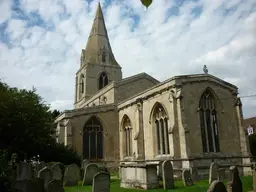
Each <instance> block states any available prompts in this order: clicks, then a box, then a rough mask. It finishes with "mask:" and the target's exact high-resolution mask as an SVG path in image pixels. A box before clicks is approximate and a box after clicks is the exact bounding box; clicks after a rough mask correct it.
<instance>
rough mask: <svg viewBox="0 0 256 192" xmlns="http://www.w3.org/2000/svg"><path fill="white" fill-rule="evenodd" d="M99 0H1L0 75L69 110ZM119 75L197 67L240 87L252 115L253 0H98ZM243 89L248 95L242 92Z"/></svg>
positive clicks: (166, 73)
mask: <svg viewBox="0 0 256 192" xmlns="http://www.w3.org/2000/svg"><path fill="white" fill-rule="evenodd" d="M98 2H99V0H95V1H91V0H90V1H86V0H72V1H71V0H0V79H1V80H2V81H4V82H5V83H7V84H8V85H10V86H12V87H18V88H25V89H32V87H33V86H34V87H35V88H36V89H37V93H38V94H40V95H41V96H42V97H43V99H44V101H45V102H46V103H47V104H50V105H51V107H52V109H58V110H61V111H63V110H65V109H72V108H73V103H74V93H75V89H74V88H75V73H76V71H77V70H78V69H79V65H80V63H79V62H80V54H81V50H82V49H83V48H85V46H86V42H87V39H88V35H89V32H90V30H91V26H92V22H93V18H94V16H95V12H96V7H97V4H98ZM100 2H101V5H102V9H103V14H104V17H105V22H106V27H107V30H108V35H109V39H110V43H111V46H112V50H113V53H114V55H115V57H116V60H117V61H118V62H119V64H120V65H121V66H122V71H123V77H128V76H131V75H135V74H137V73H140V72H146V73H148V74H150V75H152V76H153V77H155V78H157V79H158V80H160V81H162V80H165V79H167V78H170V77H172V76H176V75H185V74H198V73H203V65H207V67H208V70H209V74H211V75H214V76H216V77H218V78H221V79H223V80H225V81H228V82H230V83H232V84H234V85H236V86H238V88H239V96H241V98H242V102H243V113H244V117H252V116H256V112H255V111H256V97H255V96H254V97H253V96H250V95H256V76H255V72H256V62H255V61H256V1H255V0H229V1H227V0H153V3H152V4H151V6H150V7H149V9H148V10H146V8H145V7H144V6H143V5H142V4H141V3H140V0H101V1H100ZM248 96H249V97H248Z"/></svg>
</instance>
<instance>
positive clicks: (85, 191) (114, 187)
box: [65, 176, 252, 192]
mask: <svg viewBox="0 0 256 192" xmlns="http://www.w3.org/2000/svg"><path fill="white" fill-rule="evenodd" d="M242 182H243V191H244V192H248V191H251V190H252V177H251V176H247V177H243V178H242ZM224 183H225V184H226V182H224ZM175 187H176V188H175V189H172V190H168V191H171V192H207V189H208V187H209V184H208V181H206V180H203V181H200V182H199V183H197V184H195V185H193V186H190V187H184V185H183V183H182V181H180V180H179V181H175ZM90 191H92V188H91V186H86V187H83V186H75V187H66V188H65V192H90ZM110 191H111V192H141V191H144V190H140V189H124V188H120V181H119V180H116V179H115V180H114V179H113V180H112V181H111V188H110ZM147 191H151V192H167V191H166V190H164V189H151V190H147Z"/></svg>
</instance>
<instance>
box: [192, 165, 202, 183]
mask: <svg viewBox="0 0 256 192" xmlns="http://www.w3.org/2000/svg"><path fill="white" fill-rule="evenodd" d="M190 173H191V176H192V180H193V182H198V181H199V180H200V176H199V174H198V170H197V168H196V167H191V168H190Z"/></svg>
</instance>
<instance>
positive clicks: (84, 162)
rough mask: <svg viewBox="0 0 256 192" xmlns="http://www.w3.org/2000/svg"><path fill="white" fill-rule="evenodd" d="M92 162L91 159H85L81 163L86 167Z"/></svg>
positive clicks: (83, 167) (82, 166)
mask: <svg viewBox="0 0 256 192" xmlns="http://www.w3.org/2000/svg"><path fill="white" fill-rule="evenodd" d="M88 164H90V160H89V159H84V160H83V162H82V164H81V168H82V169H85V167H86V166H87V165H88Z"/></svg>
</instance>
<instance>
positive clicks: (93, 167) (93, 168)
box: [83, 163, 99, 185]
mask: <svg viewBox="0 0 256 192" xmlns="http://www.w3.org/2000/svg"><path fill="white" fill-rule="evenodd" d="M98 172H99V167H98V165H97V164H95V163H90V164H89V165H87V166H86V167H85V170H84V178H83V185H92V183H93V177H94V175H96V174H97V173H98Z"/></svg>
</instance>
